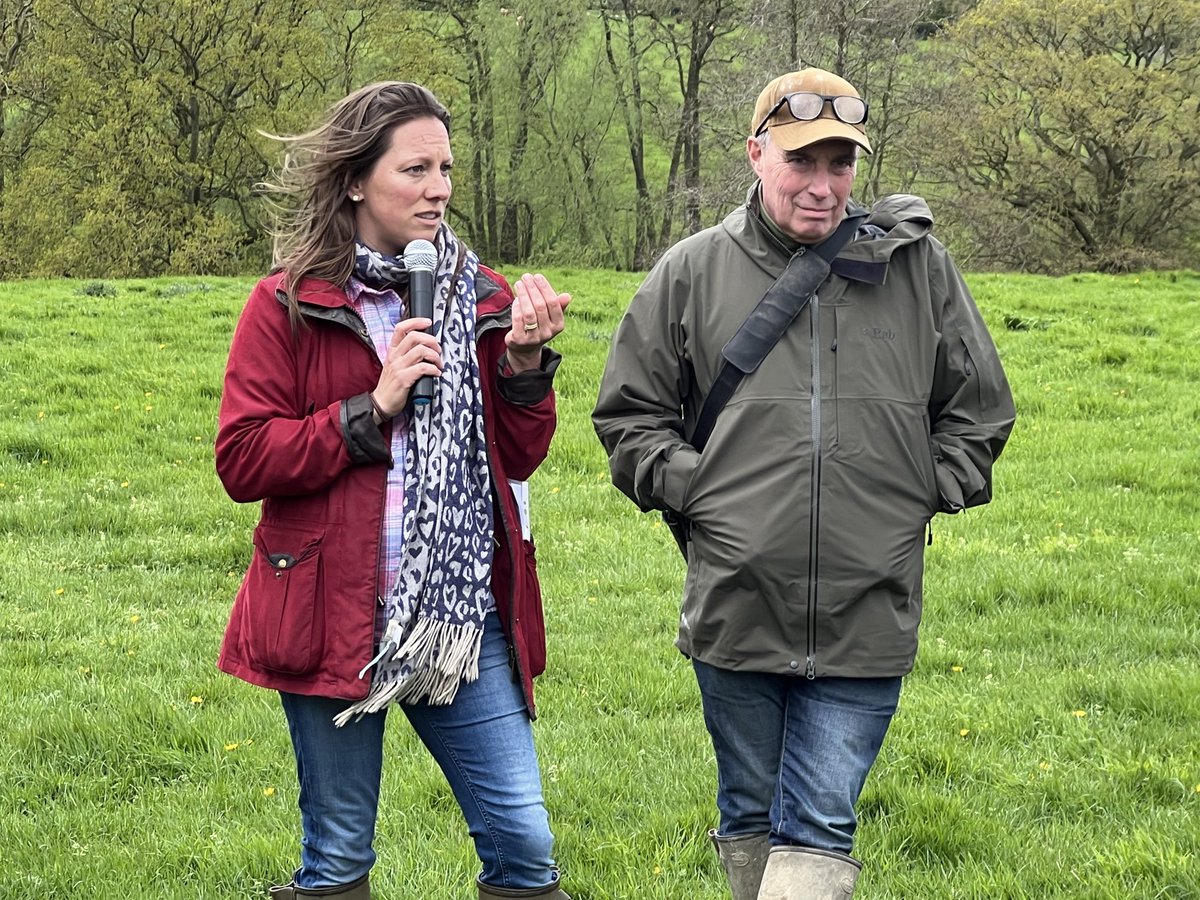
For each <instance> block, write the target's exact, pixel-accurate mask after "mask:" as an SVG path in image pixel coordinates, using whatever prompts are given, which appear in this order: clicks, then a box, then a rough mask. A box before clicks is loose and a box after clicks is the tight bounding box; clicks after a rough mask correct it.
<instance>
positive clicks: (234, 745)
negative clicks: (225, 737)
mask: <svg viewBox="0 0 1200 900" xmlns="http://www.w3.org/2000/svg"><path fill="white" fill-rule="evenodd" d="M240 746H242V745H241V744H239V743H238V742H237V741H230V742H229V743H228V744H226V745H225V752H226V753H232V752H233V751H234V750H236V749H237V748H238V747H240Z"/></svg>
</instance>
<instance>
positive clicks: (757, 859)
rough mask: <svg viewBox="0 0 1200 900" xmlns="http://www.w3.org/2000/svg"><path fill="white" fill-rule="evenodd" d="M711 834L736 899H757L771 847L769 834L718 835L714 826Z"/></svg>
mask: <svg viewBox="0 0 1200 900" xmlns="http://www.w3.org/2000/svg"><path fill="white" fill-rule="evenodd" d="M708 836H709V837H710V838H711V839H712V842H713V846H714V847H716V848H717V856H719V857H721V865H722V866H724V868H725V877H726V878H728V879H729V890H730V893H732V894H733V900H755V898H757V897H758V886H759V884H760V883H761V882H762V877H763V869H764V868H766V865H767V853H768V852H769V851H770V849H771V844H770V841H769V840H768V835H767V833H766V832H765V831H764V832H761V833H755V834H732V835H727V836H726V835H720V834H717V832H716V829H713V830H712V831H710V832H709V833H708Z"/></svg>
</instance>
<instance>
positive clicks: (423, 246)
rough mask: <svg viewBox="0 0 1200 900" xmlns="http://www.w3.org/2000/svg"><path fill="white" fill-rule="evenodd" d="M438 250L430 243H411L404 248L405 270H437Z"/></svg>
mask: <svg viewBox="0 0 1200 900" xmlns="http://www.w3.org/2000/svg"><path fill="white" fill-rule="evenodd" d="M437 259H438V258H437V248H436V247H434V246H433V244H431V243H430V242H429V241H421V240H417V241H409V242H408V246H407V247H405V248H404V268H406V269H408V270H409V271H410V272H411V271H412V270H413V269H425V270H426V271H429V272H432V271H433V270H434V269H436V268H437Z"/></svg>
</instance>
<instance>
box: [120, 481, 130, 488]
mask: <svg viewBox="0 0 1200 900" xmlns="http://www.w3.org/2000/svg"><path fill="white" fill-rule="evenodd" d="M121 487H129V482H128V481H122V482H121Z"/></svg>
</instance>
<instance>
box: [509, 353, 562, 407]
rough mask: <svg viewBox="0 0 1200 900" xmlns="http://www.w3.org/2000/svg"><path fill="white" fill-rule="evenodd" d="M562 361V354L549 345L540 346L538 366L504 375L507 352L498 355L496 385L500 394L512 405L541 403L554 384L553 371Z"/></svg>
mask: <svg viewBox="0 0 1200 900" xmlns="http://www.w3.org/2000/svg"><path fill="white" fill-rule="evenodd" d="M560 362H562V354H561V353H559V352H558V351H557V350H551V349H550V348H549V347H543V348H542V360H541V363H540V365H539V367H538V368H536V369H530V370H529V371H528V372H517V373H514V374H509V375H505V374H504V372H505V369H507V368H508V354H507V353H506V354H504V355H503V356H501V357H500V362H499V372H498V373H497V374H498V376H499V377H498V381H497V387H498V388H499V390H500V396H501V397H503V398H504V399H505V400H507V401H508V402H509V403H512V404H513V405H514V406H533V405H534V404H537V403H541V402H542V401H543V400H545V399H546V398H547V397H548V396H549V395H550V389H551V388H552V387H553V386H554V373H555V372H556V371H557V370H558V364H559V363H560Z"/></svg>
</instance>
